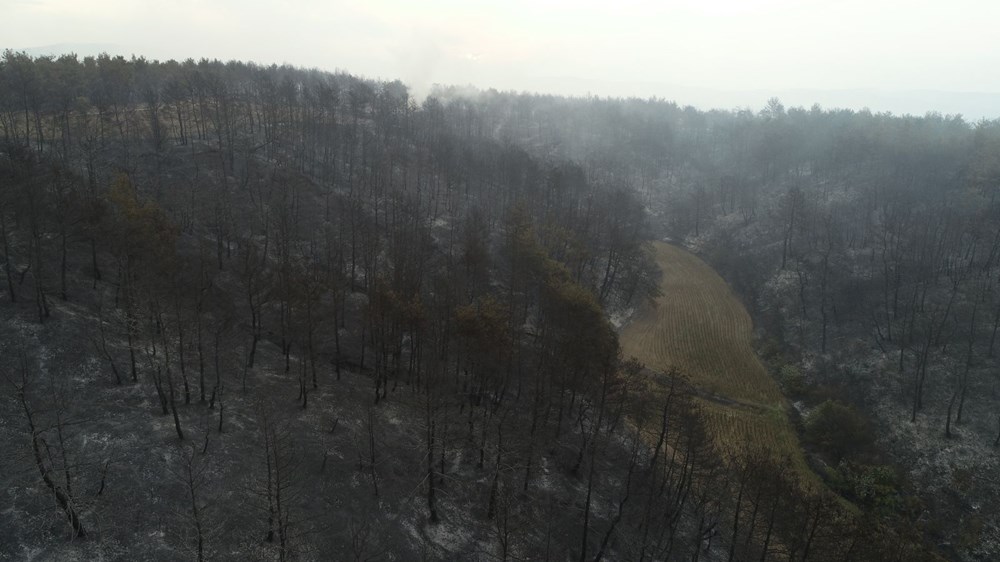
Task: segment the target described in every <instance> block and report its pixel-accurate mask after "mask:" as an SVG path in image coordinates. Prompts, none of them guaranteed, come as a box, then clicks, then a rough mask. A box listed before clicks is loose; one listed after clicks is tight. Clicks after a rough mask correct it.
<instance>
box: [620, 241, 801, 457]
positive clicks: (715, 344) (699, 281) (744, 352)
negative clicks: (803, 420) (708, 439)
mask: <svg viewBox="0 0 1000 562" xmlns="http://www.w3.org/2000/svg"><path fill="white" fill-rule="evenodd" d="M654 252H655V255H656V262H657V264H658V265H659V267H660V269H661V270H662V272H663V273H662V279H661V282H660V290H661V292H662V295H661V296H660V297H658V298H657V299H656V302H655V306H648V307H646V308H645V309H643V310H640V311H639V312H637V313H636V315H635V316H634V317H633V318H632V320H631V322H630V323H629V324H628V325H626V326H625V327H624V328H623V329H622V332H621V345H622V350H623V352H624V355H625V356H626V357H635V358H637V359H638V360H639V361H641V362H642V363H643V364H644V365H645V366H646V368H647V369H650V370H652V371H656V372H661V373H665V372H668V371H670V370H671V369H676V370H677V371H678V372H680V373H681V374H683V375H684V376H685V377H687V378H688V380H689V381H690V383H691V384H692V385H693V386H694V387H695V388H696V389H697V390H696V393H697V394H698V396H699V398H698V402H699V404H700V405H701V407H702V410H703V412H704V414H705V418H706V420H707V422H708V426H709V430H710V431H711V432H712V434H713V437H714V438H715V439H716V442H717V445H718V446H719V447H720V448H721V449H722V451H723V452H724V453H729V454H740V453H742V452H747V451H749V450H751V449H753V448H763V449H765V450H770V451H773V452H774V453H775V454H776V455H778V456H786V455H788V456H789V457H791V458H792V460H793V463H794V464H795V465H796V466H799V467H801V468H802V469H803V470H808V469H806V467H805V461H804V459H803V457H802V452H801V450H800V448H799V444H798V438H797V436H796V434H795V430H794V428H793V427H792V426H791V423H790V422H789V420H788V418H787V415H786V414H785V412H786V408H787V402H786V400H785V398H784V396H783V395H782V393H781V390H780V389H779V387H778V384H777V382H776V381H775V380H774V379H773V378H772V377H771V376H770V375H769V374H768V372H767V370H766V369H765V368H764V365H763V364H762V363H761V362H760V360H759V359H758V358H757V356H756V354H755V353H754V351H753V347H752V345H751V344H752V330H753V324H752V321H751V319H750V315H749V314H748V313H747V311H746V309H745V308H744V307H743V304H742V303H741V302H740V300H739V299H738V298H737V297H736V295H734V294H733V292H732V290H731V289H730V287H729V285H727V284H726V282H725V281H724V280H723V279H722V278H721V277H720V276H719V275H718V274H717V273H716V272H715V270H713V269H712V268H711V267H709V266H708V264H706V263H705V262H703V261H702V260H700V259H699V258H698V257H697V256H695V255H694V254H691V253H689V252H687V251H685V250H683V249H681V248H678V247H677V246H673V245H670V244H666V243H663V242H654Z"/></svg>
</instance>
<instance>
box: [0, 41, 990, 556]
mask: <svg viewBox="0 0 1000 562" xmlns="http://www.w3.org/2000/svg"><path fill="white" fill-rule="evenodd" d="M0 129H2V131H3V132H2V135H3V145H2V147H0V244H2V251H3V255H2V256H0V259H2V260H3V267H2V276H3V283H2V284H0V290H2V293H0V310H2V311H3V312H2V316H0V318H2V321H0V374H2V375H3V377H4V379H3V384H4V391H3V393H2V396H3V400H2V402H0V408H2V410H0V411H2V420H3V424H2V425H0V438H2V440H3V443H4V444H5V447H6V449H7V450H8V451H9V454H8V455H6V456H5V458H4V459H3V460H2V461H0V463H2V464H0V467H2V471H3V474H4V477H3V478H4V482H3V484H4V485H3V488H4V489H5V492H3V495H0V503H2V504H3V505H5V506H6V507H5V509H6V511H4V512H3V516H2V517H0V524H2V528H0V533H2V536H3V537H4V540H3V541H2V544H0V552H2V553H3V555H4V556H9V557H12V558H15V559H17V558H29V557H32V556H37V557H42V558H101V557H102V558H106V559H184V558H190V559H198V560H201V559H240V560H243V559H281V560H284V559H329V558H331V557H332V558H343V559H355V560H374V559H415V558H420V557H424V558H431V559H456V558H462V559H504V560H506V559H566V558H571V559H579V560H600V559H602V558H609V559H627V560H657V559H670V560H673V559H693V560H697V559H699V558H704V559H727V560H785V559H788V560H797V561H802V562H804V561H805V560H846V559H856V560H914V559H920V558H927V559H934V558H935V557H937V556H946V557H949V558H956V559H958V558H962V559H977V558H979V559H989V558H990V557H992V556H995V554H996V552H997V549H998V544H997V543H996V542H995V541H996V540H997V523H998V522H997V521H996V516H995V514H996V513H997V509H996V507H997V500H998V499H1000V496H998V494H1000V490H998V489H997V486H996V484H995V482H994V481H993V479H992V477H991V474H993V473H995V468H996V466H995V465H996V461H995V453H994V452H993V451H994V449H993V447H994V446H995V443H996V442H997V441H1000V433H998V432H997V430H998V428H997V423H998V411H997V408H996V397H995V383H996V372H997V363H996V358H995V353H994V351H995V350H994V348H995V347H996V343H995V340H996V339H997V331H998V330H997V328H998V326H1000V300H998V296H997V293H996V290H995V289H996V286H997V279H998V266H1000V263H998V262H1000V202H997V201H996V192H997V190H998V189H1000V125H998V124H997V122H983V123H979V124H975V125H971V124H968V123H966V122H964V121H963V120H962V119H961V118H959V117H951V116H949V117H943V116H939V115H933V114H931V115H927V116H925V117H910V116H902V117H897V116H891V115H882V114H879V115H872V114H870V113H867V112H851V111H839V110H835V111H826V110H822V109H821V108H818V107H816V108H812V109H809V110H805V109H801V108H793V109H786V108H784V107H782V106H781V104H780V102H778V101H777V100H771V102H769V104H768V106H767V107H766V108H765V109H764V110H762V111H759V112H754V111H750V110H744V111H732V112H723V111H711V112H702V111H698V110H695V109H694V108H690V107H686V108H680V107H678V106H677V105H675V104H672V103H669V102H665V101H660V100H637V99H629V100H618V99H597V98H579V99H574V98H561V97H553V96H544V95H532V94H515V93H501V92H496V91H487V92H479V91H470V90H465V89H460V88H444V87H443V88H438V89H436V90H435V91H434V92H432V94H431V95H430V96H428V97H427V98H426V99H425V100H422V101H417V100H414V99H413V98H411V96H410V95H409V92H408V90H407V88H406V86H404V85H403V84H402V83H400V82H398V81H396V82H385V81H375V80H367V79H362V78H358V77H355V76H351V75H349V74H346V73H337V74H331V73H326V72H321V71H317V70H305V69H299V68H294V67H289V66H282V67H277V66H269V67H264V66H258V65H254V64H251V63H240V62H228V63H223V62H220V61H210V60H201V61H197V62H195V61H191V60H188V61H184V62H175V61H168V62H165V63H164V62H157V61H149V60H146V59H142V58H132V59H125V58H122V57H111V56H106V55H102V56H100V57H88V58H84V59H82V60H81V59H79V58H77V57H75V56H64V57H59V58H52V57H41V58H31V57H28V56H26V55H24V54H22V53H17V52H12V51H7V52H5V54H4V57H3V60H2V63H0ZM664 237H669V238H671V239H672V240H674V241H675V242H677V243H683V244H684V245H685V246H687V247H688V248H690V249H692V250H694V251H696V252H698V253H699V254H700V255H702V256H703V257H705V258H706V259H707V260H708V261H709V262H710V263H712V264H713V265H714V266H715V267H716V268H717V269H718V270H719V271H720V273H721V274H722V275H723V277H725V278H726V279H727V280H728V281H729V282H730V284H731V285H732V286H733V287H734V288H735V289H736V290H737V291H738V292H739V293H740V294H741V295H742V297H743V299H744V301H745V302H746V304H747V305H748V307H749V308H750V310H751V312H752V313H753V314H754V316H755V319H756V320H757V323H758V331H759V332H760V340H761V353H762V355H763V357H764V359H765V361H766V362H767V364H768V366H769V367H770V368H771V369H772V370H773V372H774V374H775V376H776V377H778V379H779V380H780V381H781V383H782V385H783V387H784V389H785V392H786V394H787V395H788V396H789V397H790V398H791V399H792V400H794V401H795V404H796V406H795V408H793V409H792V410H793V412H800V413H801V416H802V418H803V421H802V427H803V438H804V440H805V442H806V443H807V446H808V447H809V450H810V456H811V458H812V459H813V460H812V464H813V469H814V470H815V471H816V472H817V474H818V475H819V477H818V478H804V477H803V476H802V475H801V474H799V473H798V472H797V471H795V470H792V469H791V468H790V464H789V461H788V460H787V459H781V458H775V457H774V456H773V455H771V454H769V452H768V451H766V450H764V449H761V450H760V451H759V452H755V453H752V454H744V455H738V456H737V455H727V454H724V453H723V452H722V451H721V449H719V448H717V447H716V446H715V445H714V444H713V439H712V437H711V435H710V433H709V430H708V428H707V427H706V424H705V420H704V416H703V414H702V412H701V411H700V408H699V406H698V404H697V401H696V400H694V398H695V395H696V392H697V391H696V389H693V388H691V387H690V386H689V385H688V384H687V383H686V380H685V377H684V374H683V373H677V372H669V373H652V374H651V373H649V372H648V371H647V370H644V369H643V366H642V365H639V364H638V363H637V362H635V361H634V360H630V358H628V357H624V356H622V354H621V352H620V348H619V345H618V340H617V333H616V330H615V325H613V324H612V323H611V322H610V321H609V320H608V318H609V317H612V318H615V319H616V320H617V319H621V318H623V317H627V316H628V314H629V313H630V312H631V311H633V310H636V309H639V308H642V307H644V306H649V305H650V299H651V297H654V296H655V295H656V291H657V286H658V280H659V272H658V271H657V269H656V266H655V263H654V261H653V259H652V255H651V253H650V248H649V245H648V241H649V240H651V239H654V238H664ZM845 435H846V436H848V437H847V438H844V437H843V436H845ZM752 449H753V447H747V450H752Z"/></svg>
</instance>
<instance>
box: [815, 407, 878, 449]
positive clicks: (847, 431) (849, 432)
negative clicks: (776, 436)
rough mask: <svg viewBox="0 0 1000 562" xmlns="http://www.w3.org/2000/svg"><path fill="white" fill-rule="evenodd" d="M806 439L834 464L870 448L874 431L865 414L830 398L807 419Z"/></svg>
mask: <svg viewBox="0 0 1000 562" xmlns="http://www.w3.org/2000/svg"><path fill="white" fill-rule="evenodd" d="M805 441H806V443H808V444H809V445H811V446H813V447H815V448H816V449H817V450H819V452H820V453H822V454H823V455H825V456H827V457H828V458H829V459H830V460H832V461H833V462H834V463H839V462H840V461H841V460H843V459H844V458H846V457H849V456H851V455H855V454H857V453H858V452H860V451H863V450H865V449H867V448H868V447H869V446H870V445H871V443H872V434H871V431H870V430H869V428H868V423H867V422H866V421H865V419H864V417H862V415H861V414H859V413H858V412H857V410H855V409H854V408H852V407H850V406H848V405H846V404H844V403H842V402H838V401H835V400H827V401H825V402H823V403H822V404H820V405H819V406H817V407H816V409H815V410H813V411H812V412H811V413H810V414H809V416H808V417H807V418H806V431H805Z"/></svg>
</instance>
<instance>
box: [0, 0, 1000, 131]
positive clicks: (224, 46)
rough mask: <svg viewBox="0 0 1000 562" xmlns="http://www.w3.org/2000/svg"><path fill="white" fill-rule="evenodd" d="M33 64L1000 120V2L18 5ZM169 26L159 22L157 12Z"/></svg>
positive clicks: (10, 26) (11, 21) (7, 7)
mask: <svg viewBox="0 0 1000 562" xmlns="http://www.w3.org/2000/svg"><path fill="white" fill-rule="evenodd" d="M0 5H2V6H4V10H3V11H4V13H5V14H4V16H5V17H4V18H3V22H0V35H2V36H3V37H5V43H6V44H7V45H6V46H9V47H14V48H17V49H23V50H25V51H27V52H28V53H29V54H33V55H41V54H60V53H65V52H70V51H73V52H76V53H77V54H80V55H81V56H83V55H88V54H90V55H96V54H98V53H99V52H102V51H107V52H108V53H110V54H122V55H125V56H126V57H128V56H130V55H131V54H133V53H134V54H136V55H143V56H146V57H147V58H157V59H160V60H168V59H176V60H183V59H185V58H188V57H191V58H194V59H196V60H197V59H200V58H210V59H211V58H219V59H221V60H229V59H236V60H253V61H256V62H258V63H261V64H271V63H278V64H281V63H285V62H287V63H291V64H294V65H297V66H307V67H316V68H320V69H324V70H334V69H342V70H346V71H349V72H351V73H354V74H360V75H365V76H371V77H379V78H384V79H389V80H393V79H397V78H398V79H400V80H402V81H403V82H404V83H405V84H407V85H408V86H409V87H410V88H411V91H412V92H413V94H414V95H416V96H418V97H422V96H423V95H425V94H426V93H427V92H429V91H430V89H431V88H432V87H433V85H434V84H444V85H452V84H454V85H472V86H474V87H477V88H482V89H487V88H496V89H498V90H515V91H529V92H531V91H534V92H539V93H552V94H560V95H575V96H584V95H596V96H602V97H603V96H616V97H633V96H634V97H641V98H647V97H658V98H665V99H668V100H675V101H677V102H678V103H679V104H680V105H688V104H690V105H694V106H695V107H698V108H700V109H711V108H720V109H732V108H736V107H751V108H753V109H759V108H760V107H763V105H764V103H765V101H766V100H767V99H769V98H771V97H775V96H777V97H779V98H781V99H782V101H784V102H785V104H786V105H788V106H789V107H794V106H803V107H807V108H808V107H810V106H812V105H813V104H814V103H818V104H820V105H821V106H823V107H825V108H849V109H855V110H859V109H862V108H869V109H870V110H871V111H873V112H884V111H889V112H893V113H895V114H907V113H908V114H913V115H923V114H924V113H926V112H929V111H935V112H939V113H942V114H945V115H948V114H951V115H954V114H961V115H963V116H964V117H965V119H966V120H968V121H973V122H974V121H977V120H979V119H982V118H986V119H994V118H997V117H998V116H1000V77H998V75H997V74H996V73H992V72H988V71H987V70H986V69H991V68H997V67H998V65H1000V43H998V42H997V41H995V40H994V32H993V30H992V29H990V26H991V23H992V22H995V21H997V20H998V18H1000V7H998V5H997V4H996V3H993V2H984V1H978V0H960V1H957V2H951V3H948V4H947V6H942V5H940V4H931V3H911V2H898V1H895V0H889V1H880V2H860V1H855V0H851V1H847V2H836V3H829V2H816V1H808V2H792V1H789V0H763V1H757V2H737V1H733V0H721V1H715V2H697V1H694V0H673V1H670V2H656V3H652V2H650V3H647V2H641V1H636V0H629V1H625V2H616V3H615V4H614V6H611V5H609V4H608V3H606V2H596V1H585V2H566V1H557V2H544V3H537V2H525V1H520V0H518V1H513V2H474V3H468V2H465V3H463V2H456V1H452V0H435V1H434V2H429V3H420V4H419V5H417V4H412V3H408V2H400V1H389V2H353V1H338V2H316V1H312V0H295V1H292V2H284V3H271V2H266V1H253V2H246V3H240V4H238V5H237V4H236V3H234V2H228V1H227V2H215V3H212V4H211V5H207V6H206V5H203V4H201V3H194V2H177V3H171V4H169V5H163V4H154V3H151V2H145V1H143V2H124V1H120V0H105V1H101V2H86V3H77V2H70V1H66V0H34V1H25V0H6V1H4V2H0ZM151 14H155V17H151Z"/></svg>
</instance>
